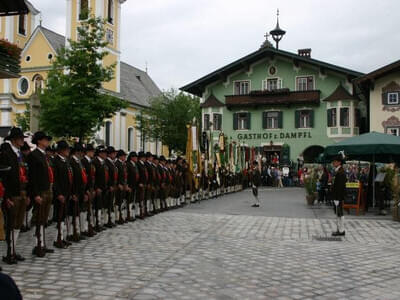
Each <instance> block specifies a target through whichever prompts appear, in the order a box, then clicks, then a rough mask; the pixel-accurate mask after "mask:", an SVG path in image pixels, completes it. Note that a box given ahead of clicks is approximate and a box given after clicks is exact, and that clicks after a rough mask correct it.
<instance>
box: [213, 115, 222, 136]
mask: <svg viewBox="0 0 400 300" xmlns="http://www.w3.org/2000/svg"><path fill="white" fill-rule="evenodd" d="M214 115H220V116H221V128H219V129H216V128H215V125H216V124H215V123H214ZM211 122H212V124H213V130H216V131H221V130H222V114H221V113H219V112H213V113H212V121H211Z"/></svg>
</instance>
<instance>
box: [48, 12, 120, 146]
mask: <svg viewBox="0 0 400 300" xmlns="http://www.w3.org/2000/svg"><path fill="white" fill-rule="evenodd" d="M104 24H105V21H104V20H102V19H100V18H94V17H91V18H89V19H88V20H87V21H84V22H82V23H81V25H80V27H78V35H79V39H78V40H77V41H72V40H69V43H70V46H69V47H67V48H63V49H61V50H60V51H59V52H58V53H57V56H56V58H55V60H54V62H53V64H52V69H51V71H50V72H49V75H48V81H47V86H46V87H45V89H44V91H43V93H42V94H40V103H41V108H40V127H41V128H43V129H45V130H46V131H48V132H49V133H50V134H52V135H55V136H59V137H61V136H63V137H78V138H79V139H80V140H82V139H84V138H88V137H91V136H93V134H94V132H95V131H96V130H98V128H99V127H100V126H101V125H103V123H104V119H106V118H110V117H112V116H113V115H114V114H115V112H117V111H118V110H120V109H122V108H125V107H126V106H127V104H126V102H125V101H123V100H121V99H119V98H117V97H114V96H112V95H110V94H107V93H106V92H105V91H104V90H102V84H103V83H104V82H109V81H111V80H112V79H113V76H114V67H115V64H113V65H110V66H103V65H102V64H101V61H102V59H103V58H104V57H105V56H106V55H107V54H108V52H107V51H104V50H103V49H104V48H105V47H106V46H107V44H108V43H107V42H106V41H105V39H104V36H105V29H104Z"/></svg>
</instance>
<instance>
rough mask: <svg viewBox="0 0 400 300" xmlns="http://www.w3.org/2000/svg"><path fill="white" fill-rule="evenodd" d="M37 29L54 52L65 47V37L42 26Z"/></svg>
mask: <svg viewBox="0 0 400 300" xmlns="http://www.w3.org/2000/svg"><path fill="white" fill-rule="evenodd" d="M39 28H40V30H41V31H42V33H43V34H44V36H45V37H46V39H47V40H48V41H49V43H50V45H51V46H52V47H53V49H54V50H55V51H56V52H58V50H59V49H61V48H64V47H65V36H63V35H61V34H59V33H57V32H54V31H52V30H50V29H47V28H45V27H43V26H39Z"/></svg>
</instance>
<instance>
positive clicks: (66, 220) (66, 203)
mask: <svg viewBox="0 0 400 300" xmlns="http://www.w3.org/2000/svg"><path fill="white" fill-rule="evenodd" d="M68 202H69V199H68V200H67V199H65V202H64V207H65V225H66V226H67V237H69V223H68V209H67V208H68Z"/></svg>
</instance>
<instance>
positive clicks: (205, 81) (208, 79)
mask: <svg viewBox="0 0 400 300" xmlns="http://www.w3.org/2000/svg"><path fill="white" fill-rule="evenodd" d="M274 56H281V57H285V58H289V59H291V60H293V61H295V62H296V63H302V64H307V65H314V66H318V67H320V68H322V69H324V70H331V71H334V72H337V73H341V74H344V75H346V76H350V77H353V78H356V77H359V76H361V75H363V73H360V72H357V71H354V70H350V69H346V68H343V67H340V66H336V65H333V64H330V63H326V62H323V61H320V60H316V59H313V58H309V57H304V56H300V55H297V54H294V53H291V52H288V51H283V50H280V49H276V48H271V47H264V48H261V49H259V50H257V51H255V52H253V53H251V54H249V55H247V56H244V57H242V58H240V59H238V60H236V61H234V62H232V63H230V64H228V65H226V66H224V67H222V68H220V69H218V70H216V71H214V72H212V73H210V74H208V75H206V76H203V77H201V78H200V79H198V80H196V81H194V82H192V83H189V84H187V85H185V86H183V87H181V90H183V91H185V92H189V93H191V94H194V95H197V96H201V94H202V92H203V91H204V88H205V87H206V86H207V85H209V84H211V83H213V82H216V81H219V80H221V78H224V77H226V76H228V75H230V74H232V73H234V72H237V71H239V70H243V69H244V68H245V67H246V66H249V65H251V64H254V63H255V62H257V61H260V60H262V59H265V58H267V57H270V58H273V57H274Z"/></svg>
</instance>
